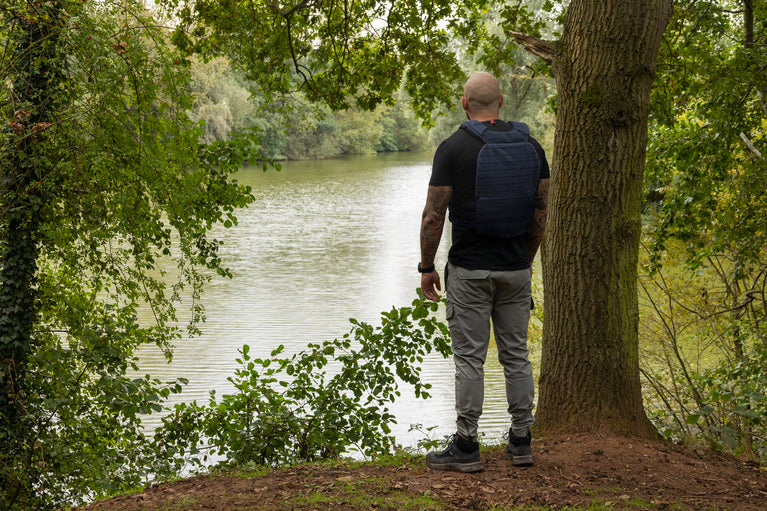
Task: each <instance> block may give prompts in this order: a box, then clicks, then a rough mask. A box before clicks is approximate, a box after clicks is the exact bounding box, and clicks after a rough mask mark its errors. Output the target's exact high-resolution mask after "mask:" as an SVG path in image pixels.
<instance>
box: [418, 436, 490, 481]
mask: <svg viewBox="0 0 767 511" xmlns="http://www.w3.org/2000/svg"><path fill="white" fill-rule="evenodd" d="M426 466H427V467H429V468H433V469H434V470H454V471H456V472H479V471H480V470H482V460H481V459H480V457H479V442H469V441H468V440H464V439H463V438H462V437H460V436H458V435H457V434H456V435H453V437H452V438H451V439H450V443H449V444H447V447H446V448H445V450H444V451H442V452H430V453H429V454H427V455H426Z"/></svg>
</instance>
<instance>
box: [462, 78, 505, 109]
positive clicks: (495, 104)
mask: <svg viewBox="0 0 767 511" xmlns="http://www.w3.org/2000/svg"><path fill="white" fill-rule="evenodd" d="M463 97H464V100H465V102H466V105H467V106H468V111H470V112H472V113H482V112H484V113H494V112H495V113H497V112H498V109H499V106H500V104H499V101H500V97H501V88H500V85H499V84H498V80H496V79H495V77H494V76H493V75H491V74H490V73H485V72H484V71H482V72H479V73H474V74H473V75H471V77H470V78H469V79H468V80H467V81H466V85H465V86H464V88H463Z"/></svg>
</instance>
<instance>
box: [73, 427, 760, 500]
mask: <svg viewBox="0 0 767 511" xmlns="http://www.w3.org/2000/svg"><path fill="white" fill-rule="evenodd" d="M533 455H534V459H535V465H534V466H532V467H525V468H517V467H514V466H512V465H511V462H510V461H509V460H507V459H506V458H505V456H504V454H503V450H502V449H499V448H492V449H487V450H484V451H483V453H482V460H483V463H484V470H483V471H482V472H479V473H475V474H459V473H455V472H440V471H435V470H429V469H427V468H425V465H424V462H423V458H422V457H420V458H403V460H402V461H401V462H398V464H388V465H387V464H376V463H363V464H360V463H353V462H349V463H334V464H312V465H299V466H294V467H290V468H286V469H279V470H273V471H271V472H269V473H268V474H267V475H265V476H262V475H258V476H253V477H243V476H242V475H236V474H219V475H213V476H200V477H194V478H191V479H187V480H182V481H179V482H176V483H169V484H161V485H155V486H152V487H149V488H147V489H146V490H145V491H144V492H143V493H138V494H133V495H127V496H120V497H116V498H113V499H110V500H107V501H102V502H98V503H95V504H93V505H91V506H89V507H88V508H86V509H88V510H100V511H112V510H121V511H122V510H124V511H132V510H209V509H210V510H222V511H230V510H246V509H257V510H266V511H271V510H286V509H291V510H292V509H301V510H313V509H317V510H325V509H329V510H339V511H340V510H354V509H414V510H419V509H427V510H428V509H435V510H436V509H448V510H488V509H493V510H501V509H504V510H510V509H517V508H524V509H566V508H587V507H589V506H590V505H592V504H594V503H597V504H598V505H597V506H595V507H593V508H592V509H674V510H679V509H685V510H696V511H697V510H733V511H751V510H753V511H757V510H758V511H764V510H767V471H766V470H765V468H764V467H759V465H758V464H756V463H753V462H745V461H742V460H737V459H734V458H732V457H729V456H724V455H722V454H718V453H715V452H703V451H701V450H693V451H691V450H689V449H685V448H682V447H679V446H674V445H668V444H662V443H657V442H650V441H647V440H632V439H625V438H598V437H593V436H575V437H562V438H556V439H548V440H542V441H535V440H534V442H533Z"/></svg>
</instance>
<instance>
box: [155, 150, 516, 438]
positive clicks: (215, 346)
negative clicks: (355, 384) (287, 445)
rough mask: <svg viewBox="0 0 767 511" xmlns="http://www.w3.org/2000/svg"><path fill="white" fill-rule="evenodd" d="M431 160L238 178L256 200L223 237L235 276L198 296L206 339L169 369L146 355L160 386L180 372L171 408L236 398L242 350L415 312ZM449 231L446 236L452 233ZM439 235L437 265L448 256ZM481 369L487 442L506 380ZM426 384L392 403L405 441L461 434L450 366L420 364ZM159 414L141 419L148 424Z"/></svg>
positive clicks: (418, 157) (435, 361)
mask: <svg viewBox="0 0 767 511" xmlns="http://www.w3.org/2000/svg"><path fill="white" fill-rule="evenodd" d="M430 165H431V154H426V153H416V154H413V153H401V154H399V153H396V154H385V155H375V156H363V157H353V158H346V159H341V160H326V161H311V162H287V163H284V164H283V165H282V170H281V171H280V172H276V171H273V170H270V171H268V172H266V173H265V172H263V171H262V169H261V167H253V168H246V169H244V170H243V171H241V172H240V173H239V174H238V176H237V178H238V180H239V181H240V182H241V183H244V184H248V185H250V186H251V187H252V188H253V190H254V194H255V197H256V200H255V201H254V202H253V204H251V205H250V206H249V207H248V208H247V209H245V210H241V211H239V212H238V214H237V217H238V219H239V225H237V226H236V227H233V228H231V229H221V230H220V231H217V233H216V237H217V238H219V239H221V240H223V241H224V242H225V243H224V246H223V248H222V250H221V254H222V256H223V259H224V261H225V263H226V264H227V265H228V266H229V267H230V268H231V270H232V272H233V274H234V278H233V279H215V280H214V281H213V282H212V283H211V284H210V285H209V287H208V288H207V289H206V292H205V294H204V296H203V301H204V303H205V306H206V310H207V322H206V323H205V324H203V325H202V329H203V335H202V336H201V337H199V338H196V339H194V340H192V341H184V342H180V343H179V344H178V345H177V346H176V349H175V355H174V359H173V362H172V363H171V364H167V363H166V362H165V359H164V358H163V356H162V355H161V354H160V353H158V352H157V351H156V350H155V349H151V348H148V349H145V350H144V351H142V353H141V369H142V371H143V372H148V373H149V374H151V375H153V376H156V377H159V378H161V379H162V380H166V379H173V378H176V377H185V378H187V379H189V385H188V386H187V387H186V388H185V390H184V392H183V394H182V395H181V396H180V397H177V398H175V400H176V401H192V400H197V401H198V402H207V399H208V393H209V391H210V390H212V389H215V390H216V393H217V394H218V395H222V394H224V393H229V392H231V391H232V386H231V384H230V383H229V382H228V381H227V378H228V377H229V376H231V375H233V374H234V370H235V369H236V368H237V364H236V362H235V359H236V358H237V357H238V355H239V354H238V349H240V348H241V347H242V345H243V344H248V345H249V346H250V351H251V354H253V355H254V356H267V355H268V354H269V353H270V352H271V351H272V350H273V349H274V348H275V347H277V346H279V345H280V344H283V345H285V347H286V351H287V352H289V353H290V352H297V351H300V350H301V349H303V348H304V347H305V346H306V344H307V343H309V342H321V341H323V340H328V339H335V338H338V337H340V336H342V335H343V334H345V333H347V332H348V331H349V330H350V328H351V325H350V324H349V318H356V319H358V320H361V321H366V322H369V323H373V324H379V318H380V313H381V312H383V311H388V310H390V309H391V308H392V307H400V306H405V305H410V303H411V302H412V300H413V299H414V298H415V297H416V292H415V290H416V288H417V287H418V286H419V285H420V277H419V274H418V273H417V272H416V268H415V267H416V264H417V263H418V261H419V260H420V250H419V225H420V218H421V212H422V210H423V206H424V203H425V200H426V189H427V186H428V181H429V175H430ZM448 234H449V233H446V235H448ZM448 245H449V237H447V238H445V239H443V242H442V245H441V247H440V252H439V253H438V255H437V264H438V266H440V265H444V263H445V261H446V258H447V247H448ZM493 349H494V347H491V353H489V354H488V361H487V365H486V373H487V374H486V392H485V394H486V397H485V412H484V414H483V416H482V418H481V420H480V432H481V433H484V434H485V438H486V440H495V439H499V438H501V437H502V435H503V433H504V432H505V431H507V430H508V427H509V423H508V416H507V413H506V404H505V396H504V386H503V376H502V371H501V368H500V366H499V365H498V362H497V354H496V353H495V352H493V351H492V350H493ZM423 379H424V381H427V382H429V383H432V384H433V385H434V388H433V389H432V392H431V394H432V397H431V398H430V399H428V400H422V399H416V398H415V397H413V395H412V390H411V389H410V388H409V387H403V388H401V391H402V397H401V398H400V399H399V400H398V401H397V403H395V404H394V405H393V407H392V412H393V413H394V415H395V416H396V417H397V422H398V423H397V424H396V425H393V427H392V430H393V433H394V434H395V436H396V437H397V440H398V442H400V443H401V444H403V445H414V444H415V442H417V440H418V439H421V438H423V435H422V434H420V433H416V432H409V431H408V430H409V429H410V425H411V424H422V425H423V426H424V428H428V427H431V426H436V427H437V428H436V429H435V430H434V431H432V433H431V436H432V437H434V438H441V437H442V436H443V435H449V434H451V433H453V432H454V431H455V415H454V405H453V364H452V360H450V359H448V360H445V359H442V358H441V357H438V356H437V357H433V358H430V359H428V360H427V361H425V366H424V367H423ZM158 421H159V419H158V418H157V417H150V418H149V420H147V421H145V422H146V424H147V426H148V427H154V426H155V425H156V424H157V423H158Z"/></svg>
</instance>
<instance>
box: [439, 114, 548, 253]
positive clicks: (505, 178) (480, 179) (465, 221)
mask: <svg viewBox="0 0 767 511" xmlns="http://www.w3.org/2000/svg"><path fill="white" fill-rule="evenodd" d="M509 124H511V125H513V126H514V129H513V130H511V131H491V130H489V129H488V128H487V126H485V125H484V124H482V123H481V122H479V121H466V122H464V123H463V124H461V128H463V129H465V130H466V131H468V132H469V133H471V134H472V135H474V136H476V137H478V138H480V139H481V140H482V141H483V142H484V143H485V145H484V146H482V149H481V150H480V151H479V156H478V157H477V180H476V194H475V200H474V201H470V202H466V203H462V204H451V205H450V221H451V222H452V223H453V224H455V225H461V226H465V227H473V228H474V229H475V231H476V232H477V234H480V235H483V236H493V237H496V238H512V237H515V236H520V235H522V234H524V233H525V231H527V227H528V226H529V225H530V223H531V222H532V220H533V214H534V212H535V195H536V190H537V188H538V173H539V169H540V160H539V159H538V153H537V152H536V150H535V147H533V145H532V144H531V143H530V142H529V141H528V138H529V137H530V130H529V129H528V127H527V125H526V124H524V123H521V122H511V123H509Z"/></svg>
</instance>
